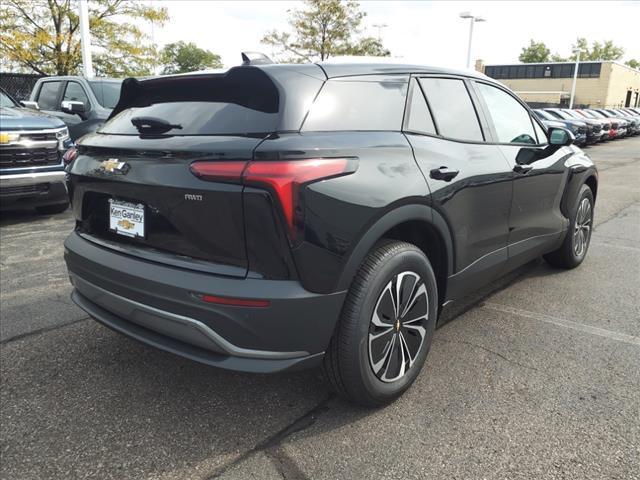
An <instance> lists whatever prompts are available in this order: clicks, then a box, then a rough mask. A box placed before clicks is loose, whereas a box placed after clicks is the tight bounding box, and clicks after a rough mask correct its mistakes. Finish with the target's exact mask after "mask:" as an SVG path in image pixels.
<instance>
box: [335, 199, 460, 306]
mask: <svg viewBox="0 0 640 480" xmlns="http://www.w3.org/2000/svg"><path fill="white" fill-rule="evenodd" d="M384 239H393V240H401V241H405V242H409V243H412V244H414V245H416V246H417V247H418V248H420V249H421V250H422V251H423V252H424V254H425V255H426V256H427V258H429V261H430V262H431V266H432V268H433V269H434V273H435V274H436V280H437V283H438V297H439V301H440V302H442V301H443V299H444V298H445V295H446V282H447V277H448V276H449V275H451V273H452V271H453V254H454V252H453V242H452V239H451V234H450V231H449V227H448V226H447V223H446V221H445V220H444V218H443V217H442V215H440V214H439V213H438V212H436V211H435V210H433V209H432V208H431V207H429V206H426V205H415V204H414V205H403V206H401V207H398V208H395V209H393V210H391V211H389V212H387V213H386V214H385V215H383V216H382V217H380V218H379V219H378V220H377V221H376V222H375V223H374V224H373V225H371V226H370V227H369V228H368V229H367V231H366V232H365V233H364V234H363V235H362V236H361V238H360V239H359V240H358V243H357V244H356V246H355V247H354V248H353V249H352V251H351V254H350V256H349V260H348V261H347V263H346V265H345V267H344V269H343V270H342V274H341V275H340V278H339V280H338V291H342V290H347V289H348V288H349V286H350V285H351V282H352V280H353V278H354V277H355V275H356V273H357V272H358V268H360V265H361V264H362V262H363V261H364V259H365V257H366V256H367V254H368V253H369V252H370V251H371V250H372V249H373V247H374V246H375V245H376V244H377V243H378V242H380V241H381V240H384Z"/></svg>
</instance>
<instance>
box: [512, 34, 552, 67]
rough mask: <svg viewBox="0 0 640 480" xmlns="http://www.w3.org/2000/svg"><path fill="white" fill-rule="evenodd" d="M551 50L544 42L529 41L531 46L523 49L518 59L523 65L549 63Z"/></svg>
mask: <svg viewBox="0 0 640 480" xmlns="http://www.w3.org/2000/svg"><path fill="white" fill-rule="evenodd" d="M550 54H551V50H549V49H548V48H547V46H546V45H545V44H544V43H542V42H534V41H533V39H531V40H530V41H529V46H528V47H524V48H523V49H522V53H520V56H519V57H518V59H519V60H520V61H521V62H522V63H536V62H548V61H549V55H550Z"/></svg>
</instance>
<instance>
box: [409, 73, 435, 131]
mask: <svg viewBox="0 0 640 480" xmlns="http://www.w3.org/2000/svg"><path fill="white" fill-rule="evenodd" d="M411 83H412V84H413V85H412V89H413V91H412V92H411V100H410V101H409V109H408V111H407V115H409V120H408V121H407V129H408V130H410V131H412V132H418V133H436V129H435V127H434V125H433V119H432V118H431V113H430V112H429V107H428V106H427V102H426V100H425V99H424V95H423V94H422V89H421V88H420V85H418V82H417V81H416V80H412V81H411Z"/></svg>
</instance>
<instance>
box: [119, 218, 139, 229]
mask: <svg viewBox="0 0 640 480" xmlns="http://www.w3.org/2000/svg"><path fill="white" fill-rule="evenodd" d="M118 226H119V227H122V228H124V229H125V230H131V229H132V228H133V227H135V226H136V224H135V223H133V222H130V221H129V220H127V219H126V218H124V219H122V220H120V221H119V222H118Z"/></svg>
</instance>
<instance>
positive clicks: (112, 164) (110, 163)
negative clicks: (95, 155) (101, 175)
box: [100, 158, 129, 173]
mask: <svg viewBox="0 0 640 480" xmlns="http://www.w3.org/2000/svg"><path fill="white" fill-rule="evenodd" d="M100 167H101V168H102V169H103V170H104V171H105V172H109V173H127V171H128V170H129V165H127V164H126V163H125V162H121V161H120V160H118V159H117V158H110V159H109V160H105V161H103V162H102V163H101V164H100Z"/></svg>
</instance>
